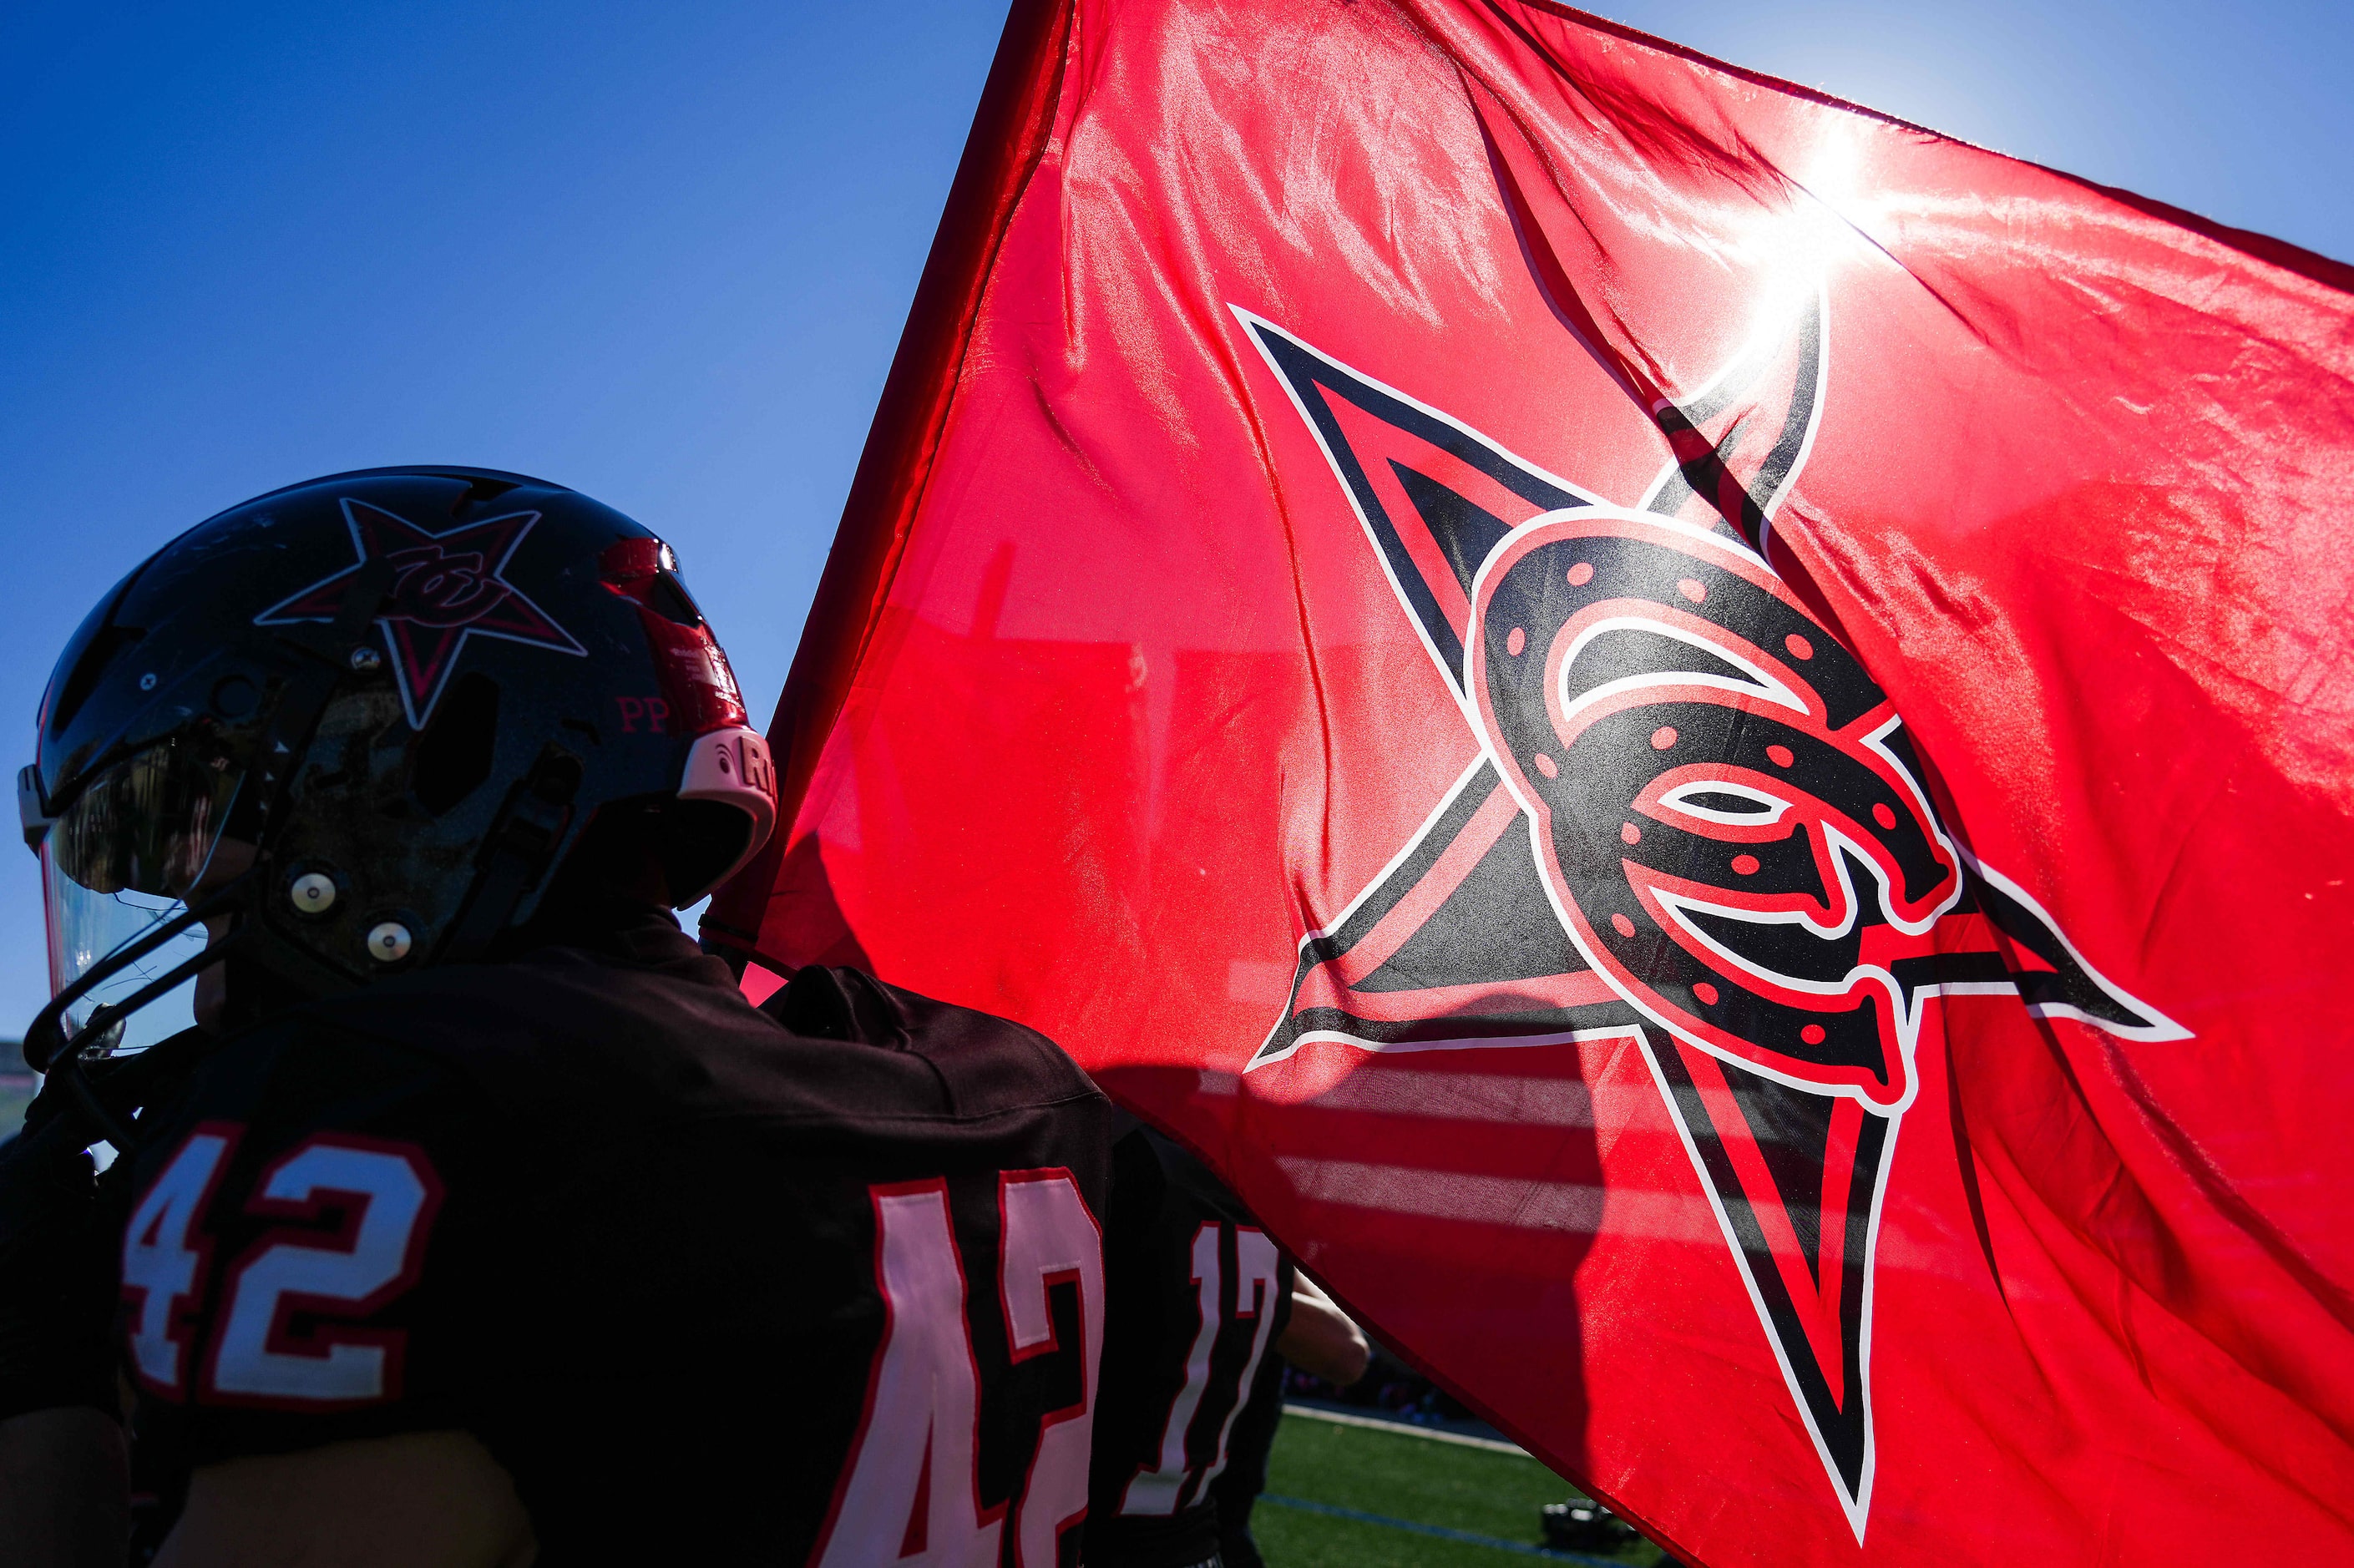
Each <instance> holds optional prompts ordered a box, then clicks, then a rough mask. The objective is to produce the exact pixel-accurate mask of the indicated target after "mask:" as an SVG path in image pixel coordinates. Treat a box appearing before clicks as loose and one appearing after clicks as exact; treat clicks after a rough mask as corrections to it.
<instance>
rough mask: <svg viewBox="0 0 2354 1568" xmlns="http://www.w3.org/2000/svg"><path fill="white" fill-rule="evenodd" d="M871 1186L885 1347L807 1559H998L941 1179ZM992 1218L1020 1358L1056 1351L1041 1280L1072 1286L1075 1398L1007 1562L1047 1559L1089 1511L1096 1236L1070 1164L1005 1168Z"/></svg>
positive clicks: (1059, 1415)
mask: <svg viewBox="0 0 2354 1568" xmlns="http://www.w3.org/2000/svg"><path fill="white" fill-rule="evenodd" d="M871 1195H872V1197H873V1200H874V1203H875V1238H876V1239H875V1250H876V1253H877V1257H876V1260H875V1275H876V1277H877V1279H878V1280H879V1282H880V1284H881V1286H882V1292H883V1309H884V1325H883V1342H882V1345H881V1346H880V1347H879V1348H878V1349H877V1350H876V1351H875V1365H874V1369H873V1371H872V1372H870V1373H869V1374H868V1383H867V1391H866V1413H865V1414H864V1417H863V1418H862V1420H861V1421H860V1424H859V1429H858V1436H857V1438H856V1440H855V1442H854V1445H853V1446H852V1450H851V1457H850V1461H849V1463H848V1465H847V1466H846V1467H844V1469H843V1478H842V1480H841V1482H840V1484H839V1485H838V1486H837V1488H836V1489H835V1492H834V1499H833V1508H832V1512H831V1514H830V1515H829V1517H828V1518H827V1520H826V1523H825V1529H824V1531H823V1532H822V1535H821V1536H820V1538H819V1545H818V1550H817V1552H816V1554H815V1558H814V1561H815V1562H816V1563H818V1564H819V1565H820V1568H864V1565H867V1564H872V1563H896V1564H899V1565H900V1568H916V1565H918V1564H920V1565H922V1568H996V1564H997V1562H998V1552H999V1539H1000V1534H1001V1531H1002V1529H1003V1524H1004V1521H1003V1520H1002V1518H988V1519H984V1518H983V1517H982V1510H981V1481H980V1471H979V1468H978V1465H977V1458H978V1456H977V1455H976V1454H975V1452H974V1444H973V1438H974V1433H975V1429H976V1426H977V1424H978V1421H979V1416H980V1404H981V1386H980V1384H981V1378H980V1372H979V1369H978V1367H977V1366H976V1364H975V1362H974V1359H973V1353H972V1332H971V1330H970V1328H968V1327H967V1326H966V1321H965V1313H966V1307H967V1296H966V1291H965V1277H964V1264H963V1261H962V1259H961V1257H960V1255H959V1254H958V1252H957V1245H956V1234H955V1231H954V1229H953V1227H952V1225H951V1223H950V1220H949V1195H948V1184H947V1183H946V1182H945V1181H939V1180H937V1179H935V1180H932V1181H913V1182H907V1183H902V1184H898V1185H894V1186H878V1187H875V1188H874V1189H873V1190H872V1194H871ZM998 1212H999V1213H1000V1215H1001V1216H1002V1221H1003V1224H1002V1244H1001V1246H1000V1249H999V1251H1000V1255H1001V1257H1002V1266H1001V1268H1000V1270H999V1277H998V1290H999V1293H1000V1298H1001V1300H1002V1303H1003V1306H1004V1309H1005V1322H1006V1331H1007V1335H1008V1338H1009V1340H1010V1341H1011V1345H1012V1349H1013V1355H1014V1357H1015V1359H1016V1360H1022V1359H1026V1358H1027V1357H1030V1356H1034V1355H1040V1354H1043V1353H1044V1352H1046V1351H1051V1350H1053V1349H1055V1331H1054V1323H1053V1319H1052V1318H1051V1317H1050V1315H1049V1313H1048V1309H1047V1303H1046V1293H1047V1290H1048V1288H1049V1287H1052V1286H1054V1285H1056V1284H1059V1283H1062V1282H1064V1281H1066V1280H1067V1281H1073V1282H1076V1285H1077V1286H1078V1291H1079V1322H1080V1325H1081V1329H1080V1331H1081V1337H1082V1339H1083V1340H1084V1342H1083V1343H1082V1344H1081V1345H1080V1346H1079V1351H1080V1356H1081V1361H1082V1365H1083V1367H1084V1371H1083V1372H1082V1381H1081V1384H1080V1389H1081V1393H1080V1398H1079V1403H1078V1404H1076V1405H1075V1406H1072V1407H1071V1408H1069V1409H1066V1410H1062V1411H1057V1412H1055V1413H1054V1414H1052V1415H1050V1416H1048V1417H1047V1420H1046V1425H1045V1428H1044V1431H1043V1432H1042V1433H1041V1434H1040V1436H1039V1444H1038V1453H1037V1457H1036V1458H1035V1459H1034V1461H1033V1462H1032V1464H1031V1467H1030V1474H1029V1477H1028V1478H1027V1481H1026V1484H1025V1486H1024V1488H1023V1495H1022V1496H1021V1497H1019V1498H1017V1499H1014V1504H1013V1508H1014V1541H1015V1544H1016V1548H1017V1551H1018V1552H1019V1556H1018V1559H1017V1561H1018V1562H1019V1563H1021V1564H1022V1568H1052V1565H1053V1563H1054V1562H1055V1540H1056V1537H1057V1536H1058V1535H1059V1534H1060V1533H1061V1531H1063V1530H1064V1529H1065V1528H1066V1527H1067V1526H1069V1525H1070V1524H1072V1523H1074V1522H1076V1520H1077V1519H1078V1518H1079V1517H1080V1516H1081V1515H1083V1514H1084V1513H1085V1511H1086V1509H1087V1453H1088V1447H1089V1445H1090V1442H1091V1440H1092V1436H1093V1432H1094V1423H1095V1394H1096V1364H1097V1361H1098V1360H1099V1359H1100V1357H1101V1355H1102V1352H1103V1250H1102V1242H1101V1237H1100V1235H1099V1234H1098V1233H1097V1228H1096V1223H1095V1218H1094V1216H1093V1215H1091V1214H1090V1213H1088V1212H1087V1203H1086V1201H1085V1200H1084V1199H1082V1198H1081V1197H1080V1196H1079V1190H1078V1187H1077V1185H1076V1183H1074V1182H1073V1181H1072V1180H1071V1178H1070V1174H1069V1173H1068V1172H1067V1171H1009V1172H1006V1173H1004V1174H1002V1175H1001V1176H1000V1178H999V1185H998ZM918 1502H921V1503H922V1504H923V1508H922V1511H920V1512H918V1511H917V1504H918Z"/></svg>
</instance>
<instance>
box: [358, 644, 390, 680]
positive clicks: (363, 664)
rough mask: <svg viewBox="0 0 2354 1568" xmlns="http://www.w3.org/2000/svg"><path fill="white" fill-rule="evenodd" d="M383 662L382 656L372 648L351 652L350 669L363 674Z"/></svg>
mask: <svg viewBox="0 0 2354 1568" xmlns="http://www.w3.org/2000/svg"><path fill="white" fill-rule="evenodd" d="M383 662H384V655H383V654H381V653H379V652H376V650H375V649H373V648H355V649H353V650H352V668H353V669H355V670H357V671H359V672H360V673H363V674H365V673H367V672H368V671H370V670H373V669H375V668H376V667H377V666H378V665H380V664H382V663H383Z"/></svg>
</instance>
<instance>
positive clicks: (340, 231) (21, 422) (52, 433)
mask: <svg viewBox="0 0 2354 1568" xmlns="http://www.w3.org/2000/svg"><path fill="white" fill-rule="evenodd" d="M1602 8H1603V10H1604V11H1605V13H1606V14H1607V15H1609V16H1614V17H1616V18H1617V19H1618V20H1621V21H1625V22H1628V23H1631V24H1633V25H1634V26H1639V27H1643V28H1646V29H1648V30H1650V31H1653V32H1658V33H1660V34H1663V35H1665V36H1667V37H1672V38H1675V39H1677V40H1678V41H1680V42H1682V43H1686V44H1690V45H1691V46H1693V47H1694V48H1700V49H1702V50H1704V51H1706V52H1709V53H1712V54H1715V55H1717V56H1719V57H1721V58H1727V59H1730V60H1733V61H1734V62H1736V63H1739V64H1742V65H1745V66H1750V67H1753V68H1755V69H1761V70H1765V71H1770V72H1773V73H1775V74H1776V75H1780V76H1785V77H1788V78H1790V79H1794V80H1797V81H1801V82H1805V83H1807V84H1808V85H1811V86H1816V87H1820V88H1823V89H1826V90H1829V91H1832V92H1835V93H1838V94H1840V95H1841V96H1843V97H1847V98H1851V99H1854V100H1856V101H1860V102H1863V103H1866V104H1869V105H1871V106H1872V107H1874V108H1878V109H1882V110H1885V111H1889V112H1892V113H1895V114H1900V115H1903V116H1904V117H1905V118H1907V119H1911V120H1915V121H1919V122H1923V123H1925V124H1928V125H1931V126H1934V127H1935V128H1937V129H1939V130H1942V131H1946V132H1950V133H1952V134H1955V135H1958V136H1961V137H1964V138H1966V139H1967V140H1970V141H1973V142H1977V143H1981V144H1983V145H1987V146H1991V147H1995V148H1998V149H1999V150H2001V151H2003V152H2007V153H2012V154H2018V155H2019V156H2021V157H2026V158H2031V159H2033V160H2035V161H2037V162H2039V163H2044V164H2053V165H2055V166H2057V167H2060V168H2062V169H2066V170H2068V171H2070V172H2072V173H2075V174H2080V175H2085V176H2088V177H2090V178H2094V179H2097V180H2101V181H2103V182H2105V183H2108V184H2113V185H2125V186H2127V187H2129V188H2132V189H2135V190H2138V191H2141V192H2143V193H2144V194H2146V195H2148V196H2156V197H2158V198H2160V199H2163V200H2166V201H2170V202H2173V203H2176V204H2177V205H2179V206H2183V207H2190V208H2191V209H2193V210H2195V211H2199V212H2201V213H2204V214H2206V215H2208V216H2210V217H2215V218H2217V219H2220V220H2221V221H2224V222H2227V223H2231V224H2234V225H2238V226H2240V227H2243V228H2256V229H2261V230H2264V231H2265V232H2269V233H2272V234H2276V235H2278V236H2280V237H2282V238H2286V239H2290V240H2293V241H2296V243H2299V244H2302V245H2306V246H2308V247H2310V248H2312V249H2317V250H2321V251H2324V252H2327V253H2328V254H2330V255H2334V256H2337V257H2339V258H2341V259H2354V94H2349V92H2348V91H2347V90H2346V89H2345V85H2344V79H2343V62H2345V61H2346V60H2347V59H2349V58H2354V6H2348V5H2344V4H2343V3H2342V0H2341V3H2340V4H2339V5H2335V6H2325V5H2319V4H2282V5H2270V6H2262V7H2234V6H2230V5H2220V4H2212V3H2207V0H2190V3H2183V4H2174V5H2167V4H2163V3H2159V4H2149V5H2120V4H2113V3H2109V0H2075V3H2073V4H2070V5H2052V4H2050V3H2049V0H2045V3H2043V4H2038V5H2028V4H2024V3H2020V0H1985V3H1982V4H1978V5H1969V6H1956V5H1950V4H1947V5H1928V4H1910V3H1901V0H1880V3H1878V4H1868V5H1867V4H1853V3H1829V0H1827V3H1823V4H1813V5H1794V4H1777V3H1776V0H1747V3H1744V4H1740V5H1729V4H1718V3H1713V0H1711V3H1694V4H1687V5H1667V4H1636V3H1633V0H1621V3H1618V4H1608V3H1606V4H1605V5H1603V7H1602ZM1001 22H1002V10H1001V9H999V8H998V7H997V6H996V5H991V4H986V3H970V4H965V5H932V4H902V5H895V6H890V7H884V6H876V5H831V6H816V5H792V4H774V3H771V4H766V5H752V4H736V3H733V0H727V3H711V4H692V3H679V0H673V3H671V4H665V5H655V4H650V3H648V4H634V3H633V4H613V3H607V0H573V3H571V4H568V5H554V4H484V3H480V0H476V3H472V4H467V5H435V4H423V3H416V0H411V3H409V4H405V5H398V6H394V5H371V4H362V3H349V0H347V3H344V4H338V5H326V6H322V5H243V4H236V3H233V0H209V3H207V4H203V5H195V4H185V5H120V6H105V5H90V4H88V3H86V0H85V3H82V4H74V5H57V4H49V3H47V0H13V3H12V4H11V5H8V6H7V7H6V8H5V16H0V474H5V476H6V479H7V483H6V486H5V490H0V548H5V553H6V559H7V561H8V563H9V569H8V573H7V575H8V577H9V578H10V579H11V580H14V581H16V583H17V584H18V585H19V586H20V587H22V588H25V589H26V591H25V592H23V593H22V594H21V595H19V597H18V598H17V599H16V601H15V605H16V609H15V613H14V614H12V615H10V616H8V617H7V618H5V620H0V735H6V734H15V735H16V736H19V737H20V745H21V747H22V748H23V749H24V750H25V752H26V757H25V758H13V757H12V758H8V759H7V761H8V766H10V767H12V768H13V767H14V766H16V763H17V762H18V761H21V760H25V759H28V758H29V747H30V744H31V738H32V723H33V714H34V709H35V706H36V705H37V702H38V701H39V696H40V690H41V686H42V683H44V681H45V680H46V679H47V677H48V670H49V666H50V663H51V662H52V661H53V660H54V658H55V657H56V654H57V652H58V648H59V646H60V645H61V644H62V643H63V641H64V640H65V638H66V636H67V635H68V633H69V632H70V631H71V630H72V629H73V627H74V626H75V624H76V623H77V622H79V621H80V619H81V617H82V616H83V614H84V613H86V612H87V610H88V609H89V608H90V605H91V604H92V603H94V602H95V601H96V599H98V597H99V596H100V595H101V593H103V592H104V591H105V590H106V588H108V587H109V586H110V585H111V583H112V582H113V581H114V580H115V579H116V578H117V577H120V576H121V575H122V572H123V571H125V570H126V569H128V567H130V566H131V565H133V563H134V562H135V561H136V560H137V559H138V558H139V557H140V556H143V555H144V554H145V553H146V552H148V551H149V550H151V549H153V548H154V546H156V545H158V544H160V543H161V542H162V541H164V539H165V538H167V537H169V536H170V535H173V534H174V533H176V532H177V531H179V530H180V529H181V528H183V527H186V525H187V524H190V523H193V522H195V521H196V520H197V519H199V518H201V517H203V516H205V515H206V514H208V513H211V512H213V511H216V510H217V509H218V508H220V507H222V506H225V505H228V504H230V503H234V502H237V501H239V500H241V499H243V498H244V497H245V496H248V495H249V494H252V493H256V492H258V491H261V490H265V489H268V488H270V487H272V486H275V485H278V484H281V483H285V482H291V481H292V480H295V479H299V478H302V477H306V476H308V475H312V474H315V473H323V472H328V471H334V470H337V469H346V468H358V467H366V466H370V465H374V464H378V463H387V462H401V461H428V462H474V463H482V464H487V465H490V466H493V467H499V468H508V469H517V470H521V471H525V472H530V473H538V474H542V475H545V476H546V477H548V478H552V479H556V480H559V481H561V482H565V483H567V484H571V485H573V486H576V487H577V488H579V489H581V490H584V491H587V492H588V493H590V494H593V495H596V496H598V497H599V498H600V499H602V500H605V501H607V502H610V503H612V504H613V505H616V506H618V507H620V508H621V509H622V510H623V511H625V512H628V513H631V514H633V515H635V516H637V517H639V518H640V519H641V520H642V521H644V522H645V523H647V524H650V525H651V526H653V527H655V528H656V529H658V530H660V531H661V532H662V533H663V534H664V535H667V536H668V537H669V538H671V539H672V540H673V543H674V544H676V545H677V546H678V548H679V550H680V552H681V555H682V556H683V557H684V563H685V568H686V572H687V576H688V578H689V580H690V581H691V582H693V583H694V585H695V588H696V591H697V593H698V594H699V595H700V597H701V598H702V599H703V600H704V602H705V606H706V608H707V609H709V610H710V612H711V614H712V618H713V620H715V621H716V623H717V625H718V627H719V629H720V630H721V632H722V634H723V636H724V638H725V640H726V644H727V647H728V649H729V652H731V654H732V655H733V656H734V658H735V662H736V665H737V671H738V673H740V674H741V676H742V677H743V680H744V683H745V685H746V687H747V688H748V694H749V695H750V697H751V699H752V702H753V705H754V706H755V708H756V711H758V713H759V714H760V715H763V716H765V715H766V714H767V712H768V710H769V707H770V706H771V705H773V704H774V702H775V700H776V694H777V692H778V690H779V687H780V686H781V685H782V684H783V681H784V675H785V670H786V666H787V665H788V663H789V662H790V660H791V657H792V650H793V644H794V641H795V640H796V639H797V637H798V636H799V633H800V630H801V617H802V614H803V612H804V610H805V609H806V608H807V605H808V601H809V596H810V593H811V590H812V589H813V588H814V587H815V584H816V578H817V573H818V570H819V568H820V567H821V566H822V563H823V560H824V555H825V548H826V545H827V543H828V541H829V540H830V538H831V536H832V528H833V524H834V519H835V516H836V514H837V513H838V512H839V510H840V507H841V503H842V497H843V492H844V490H845V489H846V488H847V485H848V483H849V479H850V474H851V471H852V469H853V468H854V465H855V464H856V462H857V459H858V452H859V448H860V445H861V443H862V442H863V441H864V437H865V430H866V423H867V419H868V418H869V416H870V415H871V413H872V411H873V408H874V404H875V397H876V395H877V394H878V392H879V391H880V390H881V387H882V380H883V376H884V372H885V369H886V368H887V367H888V366H889V363H890V357H891V353H892V349H893V347H894V345H895V344H896V341H897V338H898V333H899V326H900V323H901V320H902V318H903V316H904V314H905V312H906V310H907V301H908V298H909V296H910V294H911V293H912V291H913V290H914V287H915V281H916V277H917V272H918V270H920V269H921V267H922V265H923V259H924V254H925V250H926V249H927V247H928V245H929V243H930V239H931V233H932V228H933V225H934V223H935V221H936V220H937V218H938V212H939V207H940V203H941V200H942V198H943V197H944V196H945V195H946V193H947V190H948V184H949V177H950V175H951V174H952V173H953V172H954V169H955V165H956V159H957V154H958V153H959V150H960V148H961V146H962V144H963V141H964V133H965V129H966V126H967V124H968V122H969V121H970V116H971V112H972V106H973V103H974V101H975V100H976V99H977V97H978V96H979V93H980V90H981V79H982V78H983V76H984V75H985V74H986V72H987V70H988V66H989V59H990V56H991V51H992V49H993V48H994V47H995V44H996V37H997V32H998V28H999V26H1000V24H1001ZM5 715H16V716H15V717H14V718H8V717H6V716H5ZM10 725H14V726H16V728H14V729H13V730H12V729H10V728H9V727H8V726H10ZM0 749H5V748H0ZM38 901H39V884H38V877H37V874H36V872H35V870H34V863H33V861H32V858H31V857H30V856H29V855H27V856H24V857H22V858H21V859H19V860H17V861H16V863H15V869H14V870H13V871H9V870H5V869H0V1033H15V1032H16V1029H18V1028H19V1027H21V1022H22V1021H23V1020H24V1019H27V1018H28V1017H29V1016H30V1015H31V1013H32V1012H34V1010H35V1009H36V1008H37V1006H38V1004H39V1002H40V1001H41V1000H42V999H43V996H44V995H45V992H46V989H47V988H46V981H45V979H44V968H43V960H42V956H41V935H40V917H39V908H38Z"/></svg>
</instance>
